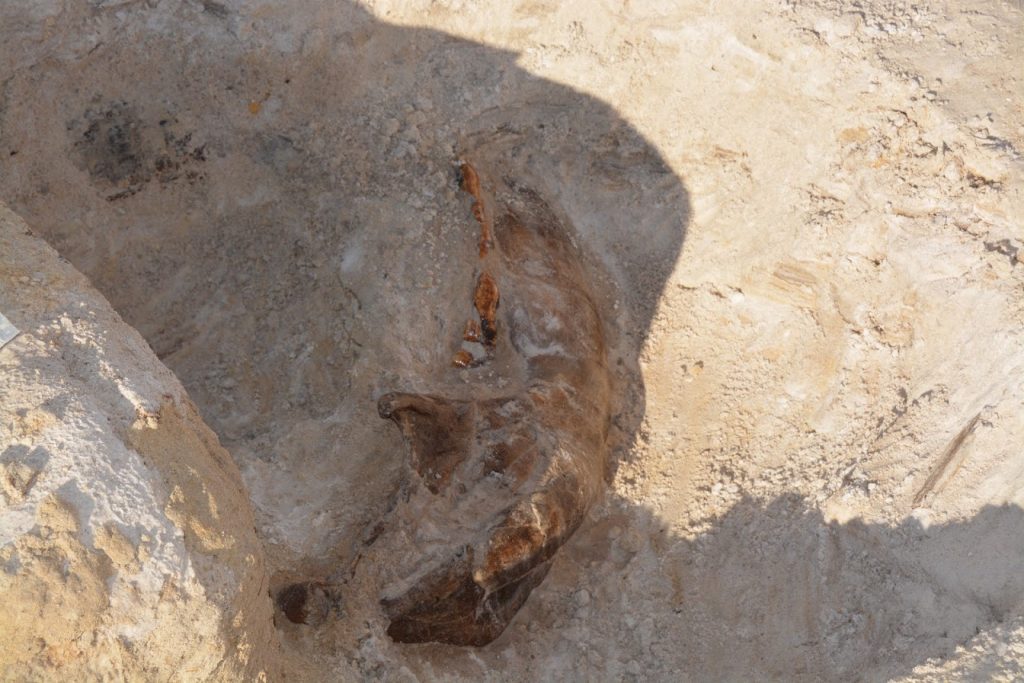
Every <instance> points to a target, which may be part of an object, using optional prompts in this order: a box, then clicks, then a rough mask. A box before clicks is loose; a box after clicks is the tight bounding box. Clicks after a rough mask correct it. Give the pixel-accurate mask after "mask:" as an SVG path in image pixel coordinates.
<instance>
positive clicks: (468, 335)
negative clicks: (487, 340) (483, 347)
mask: <svg viewBox="0 0 1024 683" xmlns="http://www.w3.org/2000/svg"><path fill="white" fill-rule="evenodd" d="M462 339H463V340H464V341H468V342H478V341H480V323H479V322H478V321H476V320H473V319H472V318H470V319H469V320H467V321H466V326H465V327H464V328H463V330H462Z"/></svg>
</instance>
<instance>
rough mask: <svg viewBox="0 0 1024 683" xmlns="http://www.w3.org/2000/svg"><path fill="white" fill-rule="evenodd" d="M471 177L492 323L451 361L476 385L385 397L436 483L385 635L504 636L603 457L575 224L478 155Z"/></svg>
mask: <svg viewBox="0 0 1024 683" xmlns="http://www.w3.org/2000/svg"><path fill="white" fill-rule="evenodd" d="M461 184H462V187H463V189H464V190H466V192H468V193H469V194H470V195H472V196H473V199H474V202H473V213H474V216H475V217H476V218H477V220H478V221H479V222H480V224H481V238H480V245H481V249H480V254H481V255H480V258H481V261H482V266H481V268H480V270H479V273H480V274H479V275H478V278H477V284H476V288H475V291H474V293H473V305H474V307H475V309H476V312H477V314H478V316H479V321H480V322H479V327H477V326H476V325H475V324H474V323H475V321H470V324H468V325H467V326H466V328H465V331H464V333H463V343H464V345H465V343H467V342H468V343H475V342H478V340H479V343H481V344H482V345H483V346H484V347H485V349H486V355H485V357H484V358H483V359H482V360H479V361H476V360H475V359H474V357H473V354H471V353H469V352H468V351H465V349H463V354H462V355H460V354H459V353H457V354H456V357H455V358H454V364H455V365H457V366H460V367H463V368H467V370H464V371H466V372H469V373H470V375H469V377H470V378H471V382H472V387H473V388H472V394H471V396H470V397H469V398H468V399H462V400H455V399H448V398H443V397H440V396H424V395H415V394H388V395H386V396H384V397H383V398H382V399H381V401H380V413H381V415H382V416H383V417H387V418H389V419H391V420H393V421H394V422H395V423H396V424H397V425H398V426H399V428H400V429H401V431H402V434H403V436H404V437H405V439H406V442H407V443H408V446H409V449H410V453H411V459H412V466H413V469H414V470H415V471H416V472H417V473H418V474H419V477H420V479H421V480H422V482H423V483H424V485H425V487H426V488H427V489H428V490H429V491H430V493H431V494H433V495H432V496H429V497H428V498H427V499H426V500H425V502H424V504H423V508H422V509H416V510H414V511H413V512H411V513H410V519H411V520H413V521H412V522H411V524H412V525H413V526H414V527H417V528H420V529H423V531H417V530H416V528H414V529H412V530H411V531H407V533H409V534H411V538H412V539H413V540H414V542H415V543H416V547H417V548H423V549H424V550H423V553H424V556H423V557H421V558H419V560H418V561H417V562H416V563H415V565H414V566H413V567H411V568H410V570H409V571H408V572H407V573H406V575H405V576H404V577H402V578H400V579H399V580H398V581H396V582H395V584H394V585H393V586H392V587H391V588H390V589H387V590H385V595H384V597H383V599H382V605H383V607H384V609H385V612H386V613H387V615H388V617H389V619H390V626H389V628H388V634H389V635H390V636H391V637H392V638H393V639H394V640H396V641H399V642H404V643H418V642H431V641H432V642H442V643H451V644H456V645H485V644H487V643H489V642H491V641H492V640H493V639H494V638H496V637H497V636H498V635H500V634H501V632H502V631H503V630H504V628H505V627H506V626H507V625H508V623H509V621H510V620H511V619H512V618H513V617H514V616H515V614H516V612H517V611H518V610H519V608H520V607H521V606H522V604H523V603H524V601H525V600H526V598H527V597H528V596H529V594H530V591H531V590H532V589H533V588H534V587H536V586H537V585H538V584H539V583H540V582H541V580H543V578H544V576H545V575H546V573H547V571H548V569H549V567H550V566H551V562H552V560H553V557H554V555H555V552H556V551H557V550H558V548H559V547H560V546H561V545H562V544H564V543H565V542H566V540H567V539H568V538H569V537H570V536H571V535H572V534H573V532H574V531H575V530H576V529H577V527H578V526H579V525H580V523H581V522H582V520H583V518H584V516H585V515H586V512H587V510H588V508H589V507H590V505H591V503H592V502H593V500H594V499H595V497H596V496H597V495H598V493H599V492H600V489H601V485H602V481H603V475H604V467H605V458H606V444H605V441H606V437H607V428H608V421H609V380H608V371H607V367H606V361H605V343H604V336H603V328H602V324H601V320H600V318H599V316H598V313H597V310H596V308H595V306H594V303H593V300H592V296H591V294H590V292H589V287H588V284H587V280H586V278H585V277H584V273H583V270H582V268H581V266H580V262H579V255H578V254H577V252H576V250H575V247H574V246H573V244H572V241H571V239H570V237H569V234H568V232H567V230H566V228H565V227H564V226H563V225H562V223H560V222H559V220H558V219H557V217H556V216H555V214H554V213H553V212H552V211H551V210H550V208H549V207H548V206H547V204H546V203H545V202H544V201H543V200H542V199H541V198H540V197H539V196H538V195H537V194H536V193H534V192H532V191H530V190H526V189H523V188H516V189H511V188H508V187H505V186H504V185H502V186H500V187H491V186H487V187H486V188H485V178H483V177H481V175H480V174H479V173H478V171H477V169H475V168H474V167H473V166H471V165H469V164H463V166H462V169H461ZM485 189H486V190H487V191H488V195H486V196H485V194H484V192H485ZM492 216H496V217H497V218H495V219H494V220H493V244H492V234H491V221H492V219H491V217H492ZM498 283H500V284H501V299H500V303H501V306H500V307H499V305H498V304H499V295H498ZM499 321H500V322H499ZM460 360H461V361H463V362H460ZM482 365H487V366H489V368H490V370H486V369H485V368H482V367H480V366H482ZM495 372H497V373H500V374H501V375H502V376H503V377H504V381H503V383H501V384H500V385H498V386H509V387H518V389H513V390H512V393H511V395H505V396H502V395H496V391H497V389H496V386H495V383H494V380H493V379H487V378H488V377H493V374H494V373H495ZM506 391H508V390H507V389H506ZM439 529H440V531H439ZM427 530H429V531H427ZM428 537H429V539H428ZM437 539H441V540H440V541H438V540H437ZM420 541H423V542H422V543H421V542H420ZM417 552H419V551H417Z"/></svg>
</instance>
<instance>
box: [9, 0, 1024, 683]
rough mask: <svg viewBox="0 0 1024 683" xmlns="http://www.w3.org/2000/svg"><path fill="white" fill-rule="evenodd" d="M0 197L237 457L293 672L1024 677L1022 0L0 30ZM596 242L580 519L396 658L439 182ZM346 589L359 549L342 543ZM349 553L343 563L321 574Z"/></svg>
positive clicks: (590, 7)
mask: <svg viewBox="0 0 1024 683" xmlns="http://www.w3.org/2000/svg"><path fill="white" fill-rule="evenodd" d="M0 26H3V27H4V28H0V31H2V32H3V33H4V35H5V38H6V39H7V40H6V41H5V43H4V46H3V47H0V73H7V74H11V75H10V76H8V77H5V78H4V79H2V80H0V84H2V85H0V199H2V200H3V201H5V202H8V203H9V204H10V205H11V207H12V208H14V209H15V210H16V211H18V212H19V213H21V214H22V215H23V216H25V217H26V219H27V220H28V221H29V223H30V224H32V225H33V226H34V227H35V228H36V229H37V230H39V231H40V232H41V233H42V234H43V235H44V236H45V237H46V238H47V239H48V240H49V241H50V242H51V244H53V245H54V246H55V247H56V248H57V249H58V250H59V251H60V252H61V253H62V254H63V255H64V256H66V257H67V258H69V259H70V260H71V261H72V263H73V264H74V265H76V266H77V267H78V268H79V269H80V270H81V271H82V272H84V273H85V274H86V275H88V276H89V278H90V279H91V280H92V281H93V283H94V284H95V285H96V286H97V288H99V289H100V291H101V292H102V293H103V294H104V295H105V296H106V297H107V298H108V299H109V300H110V301H111V302H112V303H113V305H114V306H115V308H116V309H117V310H118V311H119V312H120V313H121V314H122V315H123V316H124V317H125V319H126V320H127V321H128V322H129V323H130V324H131V325H132V326H134V327H135V328H136V329H138V330H139V331H140V332H141V333H142V334H143V336H144V337H145V338H146V339H147V340H148V341H149V343H150V345H151V346H152V347H153V349H154V350H155V351H156V352H157V355H158V356H159V357H160V358H161V359H162V360H163V361H164V362H165V363H166V364H167V365H168V366H169V367H170V368H171V369H172V370H173V371H174V372H175V374H177V375H178V377H179V378H181V380H182V382H183V384H184V385H185V387H186V388H187V390H188V391H189V393H190V394H191V396H192V397H193V398H194V400H195V401H196V403H197V405H198V406H199V408H200V410H201V411H202V413H203V416H204V418H205V419H206V421H207V423H208V424H209V425H210V426H211V427H213V429H214V430H215V431H216V432H217V433H218V435H219V436H220V438H221V440H222V442H223V443H224V445H225V446H226V447H227V448H228V450H229V451H230V452H231V453H232V455H233V456H234V458H235V459H236V461H237V462H238V464H239V467H240V469H241V470H242V474H243V477H244V478H245V481H246V484H247V486H248V487H249V490H250V494H251V496H252V500H253V505H254V508H255V513H256V519H257V527H258V528H257V531H258V534H259V536H260V538H261V540H262V541H263V543H264V545H265V547H266V549H267V554H268V558H267V559H268V564H269V566H270V568H271V573H272V580H273V582H274V583H275V585H280V584H281V583H283V582H285V581H288V580H290V579H291V578H294V576H296V575H308V574H309V573H313V574H317V573H321V574H323V573H326V572H330V571H337V570H338V568H339V567H341V568H344V570H345V571H347V572H348V576H349V579H348V581H349V584H348V588H347V590H346V592H345V593H344V598H343V604H342V606H341V611H340V614H339V615H337V617H336V618H334V619H332V620H330V621H329V622H328V623H327V624H325V625H324V626H322V627H321V628H318V629H311V628H309V627H302V626H295V625H291V624H286V623H283V622H282V623H280V624H279V634H280V637H281V638H282V642H283V649H284V652H285V653H286V654H285V657H286V660H287V661H286V668H287V670H288V671H289V672H290V674H291V677H293V678H295V679H298V680H323V679H325V678H337V679H339V680H349V679H360V678H362V679H379V678H388V679H393V680H417V679H422V680H433V679H446V680H479V679H481V678H487V679H494V680H523V679H536V680H680V679H683V680H750V679H751V678H770V679H777V680H820V679H822V678H830V679H842V680H889V679H901V678H906V679H909V680H948V679H951V678H962V679H972V680H974V679H986V680H988V679H997V680H1014V679H1019V678H1020V677H1021V676H1024V602H1022V598H1021V596H1022V595H1024V571H1022V570H1021V558H1022V557H1024V524H1022V521H1024V520H1022V517H1024V509H1022V507H1021V505H1024V454H1022V452H1021V447H1020V444H1021V443H1022V437H1024V417H1022V416H1024V411H1022V403H1024V386H1022V377H1024V375H1022V370H1024V343H1022V337H1021V325H1022V323H1024V303H1022V302H1024V297H1022V296H1021V294H1022V285H1024V251H1022V246H1024V227H1022V219H1024V173H1022V171H1024V156H1022V155H1024V82H1022V78H1024V31H1022V28H1024V12H1022V8H1021V6H1020V5H1019V4H1017V3H1011V2H996V1H992V2H980V3H975V4H973V5H972V6H971V7H970V8H966V7H959V6H955V5H951V4H949V3H941V2H930V1H929V2H922V3H918V4H916V5H914V6H913V7H904V6H902V5H900V4H898V3H888V2H881V1H879V2H875V1H872V0H867V1H863V2H833V1H830V0H823V1H821V2H808V3H778V4H773V3H764V4H751V3H743V2H738V1H733V0H729V1H726V2H721V3H702V2H659V1H658V0H639V1H636V2H629V3H617V2H579V3H558V2H545V1H544V0H537V1H532V2H531V1H529V0H516V1H514V2H497V1H494V0H484V1H482V2H475V3H470V2H464V1H461V0H446V1H436V2H426V1H414V2H383V1H381V2H370V3H367V4H366V5H360V6H354V5H349V4H340V5H332V6H330V7H326V6H324V7H321V6H314V5H304V4H302V3H292V4H284V5H278V6H274V5H270V4H265V5H263V4H251V3H250V4H247V5H246V6H245V7H242V6H240V5H236V4H235V3H227V2H225V3H221V2H203V3H186V4H182V5H175V6H174V7H171V6H169V3H163V2H155V1H154V2H148V3H133V2H127V3H117V2H96V3H92V4H90V5H89V6H83V7H79V8H70V7H64V6H62V5H59V4H56V3H52V4H51V3H32V4H31V5H27V4H24V5H23V4H18V5H6V6H4V7H3V8H0ZM467 155H470V156H472V155H475V158H476V159H479V160H481V161H482V163H484V164H485V165H487V166H488V167H489V168H492V169H494V170H495V172H501V173H504V174H507V175H509V176H511V177H513V178H517V179H520V181H521V182H523V183H527V184H529V185H531V186H533V187H536V188H537V189H538V190H539V191H541V192H542V193H543V194H544V195H545V196H546V197H547V198H549V201H551V202H552V204H554V205H555V206H556V207H557V209H558V211H559V212H560V215H562V216H563V217H564V218H565V221H566V223H567V224H568V225H571V226H573V230H574V236H575V237H576V239H577V240H578V241H579V243H580V245H581V248H582V249H583V250H584V252H585V253H586V254H587V259H588V268H589V272H590V273H591V274H592V277H593V279H594V283H595V285H594V286H595V289H596V290H597V291H598V292H599V293H600V295H599V298H600V304H601V307H602V311H603V313H604V317H605V322H606V325H607V326H608V329H609V337H610V339H612V341H613V352H612V358H613V360H614V362H615V367H616V368H617V370H616V374H617V376H616V380H617V382H618V383H619V387H620V391H619V404H618V405H617V406H616V409H615V410H616V417H615V425H616V429H615V430H614V432H613V435H612V440H613V456H614V464H615V467H614V471H613V474H612V475H611V477H610V483H609V487H608V491H607V494H606V497H605V500H604V501H603V502H602V503H601V504H600V505H599V506H598V507H597V508H595V509H594V510H593V511H592V512H591V514H590V517H589V519H588V521H587V522H586V523H585V525H584V527H583V528H582V529H581V531H580V532H579V533H578V534H577V535H576V536H575V537H574V539H573V540H572V541H571V542H570V543H569V544H568V545H567V546H566V548H565V549H564V550H563V552H562V553H561V555H560V557H559V559H558V560H557V562H556V563H555V566H554V568H553V569H552V571H551V574H550V575H549V577H548V579H547V580H546V582H545V583H544V584H543V585H542V586H541V587H540V588H539V589H537V590H536V591H535V592H534V594H533V596H532V597H531V598H530V600H529V602H528V603H527V605H526V606H525V608H524V609H523V610H522V611H521V612H520V614H519V615H518V617H517V618H516V619H515V621H514V622H513V623H512V625H511V626H510V627H509V629H508V630H507V631H506V632H505V633H504V634H503V635H502V636H501V637H500V638H499V639H498V640H497V641H496V642H495V643H493V644H492V645H490V646H488V647H486V648H483V649H478V650H475V649H462V648H452V647H444V646H434V645H429V646H397V645H395V644H393V643H391V642H390V641H389V640H388V639H387V637H386V635H384V632H383V624H382V623H381V620H380V615H379V610H378V608H377V605H376V597H377V590H378V589H379V586H380V583H381V580H382V579H381V577H380V574H381V572H382V571H383V572H385V573H386V569H387V561H388V558H387V557H386V556H383V555H381V554H380V553H377V554H376V555H374V552H373V551H372V550H366V549H365V548H364V539H365V533H366V529H367V527H368V526H372V525H373V524H374V523H375V522H376V520H378V519H379V518H380V517H381V515H382V514H384V511H385V510H386V509H387V508H388V506H389V501H390V500H391V498H392V493H393V492H394V490H395V488H396V487H397V486H398V484H399V482H401V481H402V480H403V477H404V476H406V475H405V473H406V469H405V464H404V451H403V447H402V444H401V442H400V440H399V438H398V435H397V433H396V432H394V430H393V429H392V428H391V427H390V426H389V425H388V424H387V423H386V422H384V421H381V420H379V418H377V417H376V414H375V411H376V408H375V398H376V397H377V396H379V395H380V394H381V393H382V392H384V391H388V390H394V389H404V390H430V389H433V388H436V387H438V386H458V385H459V383H464V382H466V381H467V380H466V378H465V377H464V376H461V375H459V374H458V373H452V372H451V371H449V370H448V369H447V368H446V365H445V363H444V359H446V358H447V357H448V356H449V354H450V351H451V350H450V349H449V348H448V346H447V345H446V344H447V343H448V342H447V341H446V340H450V339H452V338H453V334H454V330H455V329H456V328H457V327H459V326H461V324H462V322H463V318H462V317H461V313H460V311H461V310H462V309H461V308H459V306H460V305H461V302H462V301H463V299H464V290H465V283H466V282H467V281H470V279H471V270H472V263H473V259H472V251H473V248H474V242H473V240H472V238H467V235H471V234H472V233H473V230H474V226H473V224H472V219H471V217H470V215H469V212H468V200H467V198H466V197H465V196H464V195H462V194H460V193H459V192H458V191H457V187H456V185H455V179H454V164H455V162H456V161H457V159H459V158H461V157H462V156H467ZM364 555H365V559H366V562H365V563H364V562H359V563H356V559H357V558H359V557H361V556H364ZM349 568H351V569H349Z"/></svg>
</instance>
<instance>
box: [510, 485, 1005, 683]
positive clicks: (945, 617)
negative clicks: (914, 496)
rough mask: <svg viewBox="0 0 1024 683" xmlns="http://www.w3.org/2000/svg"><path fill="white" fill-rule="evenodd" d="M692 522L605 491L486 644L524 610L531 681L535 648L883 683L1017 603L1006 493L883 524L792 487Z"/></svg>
mask: <svg viewBox="0 0 1024 683" xmlns="http://www.w3.org/2000/svg"><path fill="white" fill-rule="evenodd" d="M707 527H708V529H709V530H708V531H707V532H705V533H701V534H699V535H697V536H696V537H694V538H692V539H691V538H681V537H679V536H677V535H675V534H673V532H672V531H671V529H670V528H669V526H668V525H667V523H666V522H665V521H663V520H661V519H659V518H658V517H656V516H655V515H653V514H651V512H650V511H649V510H647V509H644V508H640V507H637V506H635V505H633V504H631V503H625V502H623V503H616V502H612V503H610V504H609V506H608V510H607V514H603V515H602V516H601V517H600V518H599V519H598V520H597V521H596V522H595V523H594V524H591V525H588V526H586V527H584V528H583V529H581V531H580V532H579V533H578V534H577V536H576V537H575V538H574V539H573V540H572V541H571V542H570V543H569V545H568V546H567V548H566V550H567V551H568V552H566V553H565V554H564V563H563V564H562V565H561V566H558V567H556V570H554V571H552V574H551V575H550V576H549V580H548V581H549V583H548V585H547V586H545V587H544V588H543V589H541V590H540V591H539V592H538V593H537V594H536V595H535V598H539V599H535V600H533V601H531V602H530V603H528V604H527V606H526V607H525V608H524V609H523V611H522V612H521V613H520V615H519V617H518V618H517V622H514V623H513V625H512V626H511V627H510V629H509V633H511V632H513V631H514V630H517V629H518V630H520V634H519V635H517V636H511V637H509V638H507V639H506V637H505V636H503V637H502V639H499V640H498V641H497V642H496V643H495V644H494V645H493V646H492V648H493V649H494V650H495V653H494V655H493V656H494V660H493V663H494V664H495V665H497V662H499V661H500V660H501V657H502V656H503V654H504V653H503V652H502V651H503V649H505V648H508V649H516V646H514V645H513V643H514V642H519V641H518V638H519V637H521V635H522V634H525V633H527V632H532V631H533V627H532V624H533V623H538V624H543V627H542V628H540V629H539V630H538V631H537V632H536V633H538V634H541V636H542V637H541V638H540V639H539V640H541V641H543V642H534V643H533V644H532V646H531V649H530V650H529V652H530V654H531V655H532V656H534V657H535V658H536V660H537V661H536V665H535V666H536V669H535V673H536V678H535V679H539V678H543V677H545V676H549V677H550V676H555V677H557V676H558V674H559V668H560V667H561V666H564V664H563V663H562V662H561V661H560V660H559V659H558V657H556V656H555V655H554V654H548V651H549V650H550V652H551V653H554V652H558V653H560V656H561V657H563V658H564V659H565V660H567V661H571V662H572V663H573V666H574V667H575V668H574V669H573V670H572V671H569V670H566V671H564V674H565V675H566V676H568V677H569V678H572V679H573V680H693V681H739V680H751V678H752V677H753V678H756V679H758V680H778V681H794V680H800V681H819V680H842V681H884V680H891V679H893V678H897V677H901V676H906V675H909V674H910V673H911V672H912V670H913V669H914V667H916V666H918V665H921V664H923V663H925V661H926V660H927V659H930V658H940V659H941V658H945V657H948V656H950V655H951V654H952V653H953V651H954V649H955V648H956V647H957V646H958V645H962V644H964V643H966V642H967V641H968V640H970V639H971V638H973V637H974V636H975V635H977V634H979V633H981V632H983V631H986V630H988V629H993V628H999V627H1000V625H1001V624H1003V623H1004V620H1007V619H1008V618H1012V617H1015V616H1017V615H1019V614H1020V612H1021V607H1022V606H1024V571H1022V565H1021V558H1024V510H1022V509H1021V508H1020V507H1018V506H1015V505H1003V506H987V507H984V508H982V510H981V511H980V512H979V513H978V514H977V515H975V516H974V517H972V518H970V519H967V520H962V521H956V522H949V523H945V524H934V525H923V524H922V523H921V522H919V521H918V520H917V519H914V518H907V519H905V520H904V521H902V522H900V523H899V524H897V525H894V526H890V525H888V524H871V523H865V522H864V521H862V520H860V519H853V520H851V521H849V522H847V523H838V522H834V521H831V522H830V521H827V520H825V519H824V518H823V517H822V514H821V512H820V511H818V510H816V509H813V508H812V507H811V504H810V503H809V501H806V500H804V499H803V498H801V497H799V496H790V497H784V498H778V499H775V500H772V501H770V502H767V503H766V502H761V501H756V500H754V499H750V498H741V499H740V500H738V501H737V503H736V504H735V505H734V506H733V507H732V508H731V509H730V510H729V512H728V513H726V514H725V515H723V516H722V517H719V518H715V519H711V520H707ZM581 588H582V589H583V590H585V591H587V593H588V597H587V599H586V600H585V601H581V600H579V598H578V593H579V590H580V589H581ZM518 620H522V621H518ZM595 653H596V654H595ZM637 653H643V656H642V657H640V658H637V659H636V660H635V661H636V664H635V665H634V666H633V667H627V666H626V665H627V663H628V661H629V659H630V658H636V657H637ZM519 654H520V655H522V649H521V648H519ZM1013 658H1014V654H1013V652H1012V651H1010V652H1006V651H1005V648H1004V651H1003V652H1002V653H996V652H991V653H988V656H983V657H980V658H976V659H975V661H974V666H975V667H976V669H970V670H963V671H961V674H962V675H964V676H966V678H968V679H970V680H989V678H990V676H991V675H992V672H993V671H994V670H995V667H996V666H997V665H998V664H999V663H1000V662H1002V666H1003V667H1004V670H1005V667H1010V670H1012V669H1013V664H1012V662H1013ZM631 669H632V670H631Z"/></svg>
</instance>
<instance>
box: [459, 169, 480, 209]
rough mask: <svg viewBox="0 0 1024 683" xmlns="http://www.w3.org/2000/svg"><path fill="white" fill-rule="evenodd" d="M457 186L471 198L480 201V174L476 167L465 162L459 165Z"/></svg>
mask: <svg viewBox="0 0 1024 683" xmlns="http://www.w3.org/2000/svg"><path fill="white" fill-rule="evenodd" d="M459 186H460V187H461V188H462V189H463V190H464V191H466V192H467V193H469V194H470V195H471V196H472V197H473V199H475V200H477V201H480V176H479V175H477V172H476V169H475V168H473V166H472V165H471V164H469V163H467V162H462V164H460V165H459Z"/></svg>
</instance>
